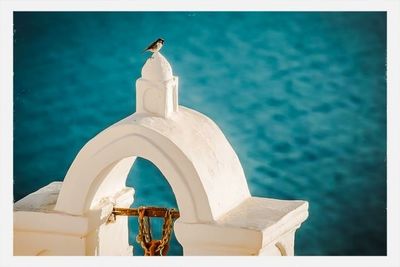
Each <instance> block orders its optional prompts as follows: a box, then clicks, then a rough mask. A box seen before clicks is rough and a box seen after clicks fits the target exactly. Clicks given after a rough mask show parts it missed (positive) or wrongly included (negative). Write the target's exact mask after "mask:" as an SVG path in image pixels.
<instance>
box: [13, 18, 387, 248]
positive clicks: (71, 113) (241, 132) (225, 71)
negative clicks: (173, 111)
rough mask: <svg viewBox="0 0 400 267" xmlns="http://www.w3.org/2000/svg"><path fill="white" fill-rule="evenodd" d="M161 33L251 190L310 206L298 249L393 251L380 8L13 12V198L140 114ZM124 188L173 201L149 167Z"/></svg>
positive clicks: (183, 88) (190, 95) (152, 199)
mask: <svg viewBox="0 0 400 267" xmlns="http://www.w3.org/2000/svg"><path fill="white" fill-rule="evenodd" d="M158 37H163V38H164V39H165V40H166V44H165V46H164V48H163V49H162V53H163V54H164V55H165V57H166V58H167V59H168V60H169V61H170V63H171V65H172V66H173V71H174V74H175V75H177V76H179V81H180V87H179V90H180V95H179V100H180V104H181V105H184V106H187V107H190V108H193V109H196V110H198V111H200V112H202V113H204V114H206V115H207V116H209V117H210V118H212V119H213V120H214V121H215V122H216V123H217V124H218V125H219V126H220V128H221V129H222V131H223V132H224V133H225V135H226V137H227V138H228V140H229V142H230V143H231V144H232V146H233V148H234V149H235V150H236V152H237V154H238V156H239V158H240V161H241V163H242V165H243V168H244V170H245V173H246V176H247V180H248V183H249V187H250V191H251V193H252V194H253V195H255V196H261V197H271V198H279V199H303V200H307V201H309V203H310V215H309V218H308V220H307V221H306V222H305V223H304V224H303V225H302V226H301V228H300V229H299V230H298V232H297V234H296V246H295V253H296V255H386V216H387V214H386V13H385V12H15V13H14V199H15V201H17V200H19V199H21V198H22V197H24V196H26V195H27V194H29V193H31V192H33V191H35V190H37V189H39V188H40V187H42V186H45V185H47V184H48V183H50V182H52V181H61V180H63V179H64V176H65V174H66V172H67V170H68V168H69V166H70V164H71V163H72V161H73V159H74V157H75V156H76V154H77V153H78V151H79V150H80V149H81V147H82V146H83V145H84V144H85V143H86V142H87V141H88V140H90V139H91V138H92V137H93V136H95V135H96V134H97V133H99V132H100V131H102V130H103V129H104V128H106V127H108V126H109V125H111V124H112V123H114V122H116V121H119V120H121V119H123V118H124V117H126V116H128V115H130V114H132V113H133V112H134V111H135V81H136V79H137V78H139V77H140V70H141V67H142V66H143V63H144V62H145V60H146V58H147V57H148V56H149V55H148V54H144V53H142V51H143V49H144V48H145V47H146V46H147V45H148V44H149V43H150V42H151V41H153V40H155V39H156V38H158ZM127 185H128V186H132V187H134V188H135V190H136V195H135V202H134V204H133V206H134V207H137V206H140V205H157V206H166V207H176V201H175V198H174V195H173V193H172V190H171V188H170V186H169V185H168V183H167V182H166V180H165V179H164V178H163V177H162V175H161V173H160V172H159V170H158V169H157V168H156V167H155V166H154V165H153V164H152V163H151V162H148V161H146V160H144V159H138V160H137V161H136V163H135V164H134V166H133V168H132V170H131V172H130V174H129V177H128V179H127ZM156 223H158V224H160V222H156ZM129 225H130V231H131V233H130V242H131V244H132V245H135V255H141V254H142V251H141V250H140V248H139V247H138V246H137V244H136V242H135V236H136V231H137V226H136V219H135V218H130V221H129ZM156 234H157V233H156ZM171 246H172V247H171V250H170V255H182V248H181V246H180V245H179V243H178V242H177V241H176V239H175V238H174V239H173V240H172V244H171Z"/></svg>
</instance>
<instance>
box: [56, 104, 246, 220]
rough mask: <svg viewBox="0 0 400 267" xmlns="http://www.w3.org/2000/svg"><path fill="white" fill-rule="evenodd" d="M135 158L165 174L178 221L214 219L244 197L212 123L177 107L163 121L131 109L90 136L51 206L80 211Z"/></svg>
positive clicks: (112, 187)
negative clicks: (118, 120)
mask: <svg viewBox="0 0 400 267" xmlns="http://www.w3.org/2000/svg"><path fill="white" fill-rule="evenodd" d="M135 157H142V158H145V159H147V160H150V161H151V162H152V163H154V164H155V165H156V166H157V167H158V168H159V169H160V171H161V172H162V173H163V175H164V176H165V177H166V179H167V180H168V182H169V184H170V185H171V187H172V190H173V192H174V194H175V197H176V200H177V204H178V207H179V209H180V211H181V220H182V221H185V222H204V221H213V220H216V219H217V218H218V217H219V216H220V215H222V214H223V213H224V212H226V211H227V210H229V209H231V208H232V207H234V206H236V205H237V204H238V203H240V202H241V201H243V200H244V199H245V198H247V197H249V196H250V194H249V191H248V187H247V183H246V179H245V176H244V173H243V169H242V167H241V165H240V162H239V159H238V158H237V156H236V154H235V152H234V151H233V149H232V148H231V146H230V144H229V142H228V141H227V139H226V138H225V137H224V135H223V134H222V132H221V131H220V129H219V128H218V126H217V125H216V124H215V123H213V122H212V121H211V120H210V119H208V118H207V117H206V116H204V115H202V114H200V113H198V112H195V111H193V110H190V109H187V108H183V107H181V109H180V112H179V113H177V114H176V115H175V116H174V117H173V118H171V119H169V122H168V123H167V124H166V123H165V118H161V117H157V116H151V115H148V114H141V113H136V114H134V115H132V116H130V117H128V118H126V119H124V120H122V121H121V122H119V123H117V124H115V125H113V126H111V127H110V128H108V129H106V130H104V131H103V132H101V133H100V134H98V135H97V136H96V137H94V138H93V139H92V140H90V141H89V142H88V143H87V144H86V145H85V146H84V147H83V148H82V150H81V151H80V152H79V154H78V155H77V157H76V158H75V160H74V162H73V163H72V165H71V167H70V169H69V170H68V172H67V175H66V177H65V179H64V182H63V186H62V188H61V191H60V194H59V197H58V200H57V205H56V207H55V210H57V211H60V212H65V213H69V214H74V215H83V214H85V213H86V212H87V211H88V210H90V208H91V207H93V206H94V205H95V204H96V203H97V202H98V201H99V200H101V197H102V196H110V195H113V194H116V193H118V192H119V191H120V190H122V189H123V188H124V187H125V181H126V178H127V175H128V173H129V170H130V168H131V166H132V164H133V163H134V160H135Z"/></svg>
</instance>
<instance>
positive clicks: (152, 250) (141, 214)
mask: <svg viewBox="0 0 400 267" xmlns="http://www.w3.org/2000/svg"><path fill="white" fill-rule="evenodd" d="M145 211H146V207H139V208H138V224H139V229H138V235H137V236H136V242H137V243H139V244H140V246H141V247H142V248H143V250H144V255H145V256H165V255H166V254H167V252H168V249H169V241H170V238H171V233H172V225H173V217H172V213H173V212H174V211H175V210H174V209H168V210H166V212H165V215H164V223H163V227H162V228H163V229H162V238H161V240H152V236H151V224H150V218H149V217H148V216H145Z"/></svg>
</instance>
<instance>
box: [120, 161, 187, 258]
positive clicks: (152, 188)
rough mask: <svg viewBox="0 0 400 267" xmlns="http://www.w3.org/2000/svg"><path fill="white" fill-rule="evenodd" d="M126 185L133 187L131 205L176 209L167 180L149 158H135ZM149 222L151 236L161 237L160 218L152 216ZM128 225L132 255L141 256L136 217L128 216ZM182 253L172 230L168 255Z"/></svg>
mask: <svg viewBox="0 0 400 267" xmlns="http://www.w3.org/2000/svg"><path fill="white" fill-rule="evenodd" d="M126 185H127V186H128V187H132V188H134V189H135V196H134V198H135V200H134V202H133V204H132V205H131V207H135V208H137V207H140V206H159V207H167V208H176V209H178V205H177V202H176V199H175V195H174V193H173V191H172V188H171V186H170V184H169V183H168V180H167V179H166V178H165V177H164V175H163V174H162V173H161V171H160V170H159V169H158V168H157V166H155V165H154V164H153V163H152V162H151V161H149V160H146V159H144V158H139V157H138V158H137V159H136V161H135V163H134V164H133V166H132V168H131V170H130V172H129V174H128V177H127V180H126ZM151 224H152V233H153V238H154V239H159V238H161V229H162V219H160V218H153V219H151ZM128 225H129V243H130V245H132V246H133V247H134V253H133V255H134V256H142V255H143V250H142V248H141V247H140V245H139V244H138V243H137V242H136V235H137V232H138V221H137V217H129V218H128ZM182 254H183V252H182V246H181V245H180V244H179V242H178V241H177V240H176V237H175V233H174V232H172V235H171V240H170V248H169V252H168V255H170V256H181V255H182Z"/></svg>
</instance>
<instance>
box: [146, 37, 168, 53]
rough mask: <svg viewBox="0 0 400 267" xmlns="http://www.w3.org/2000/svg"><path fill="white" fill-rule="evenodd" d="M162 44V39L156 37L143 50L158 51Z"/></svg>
mask: <svg viewBox="0 0 400 267" xmlns="http://www.w3.org/2000/svg"><path fill="white" fill-rule="evenodd" d="M163 45H164V39H162V38H158V39H157V40H155V41H154V42H152V43H151V44H150V45H149V46H148V47H147V48H146V49H145V50H144V51H143V52H146V51H149V52H153V53H155V52H158V51H160V49H161V47H162V46H163Z"/></svg>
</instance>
